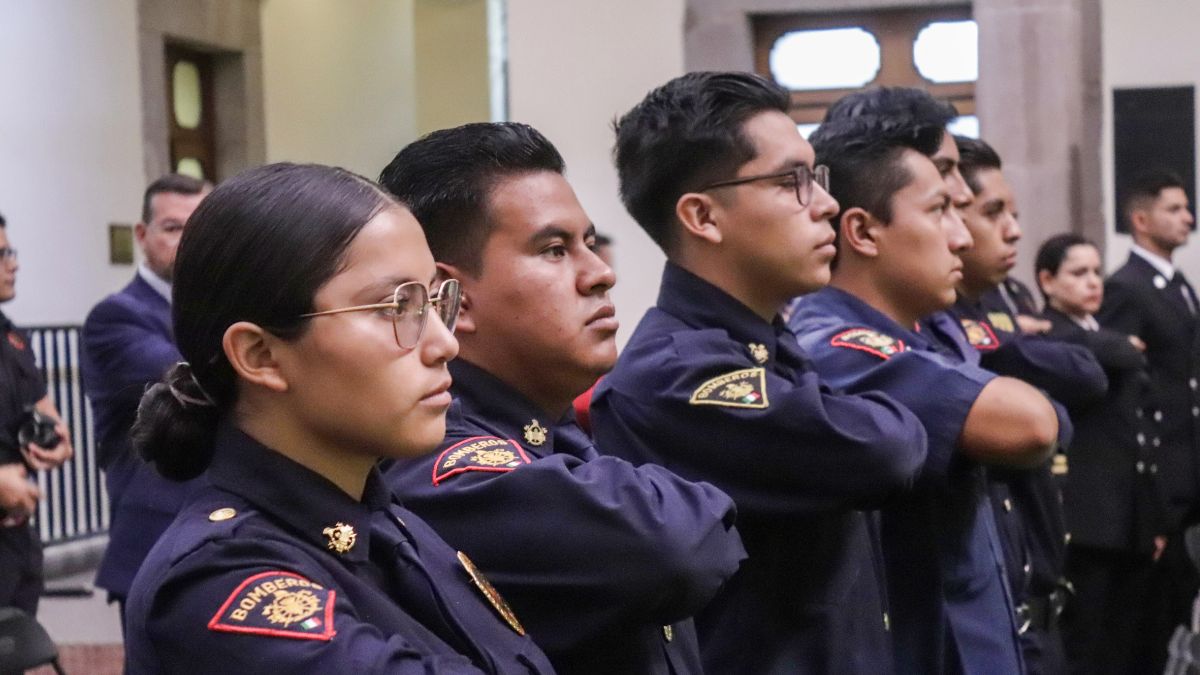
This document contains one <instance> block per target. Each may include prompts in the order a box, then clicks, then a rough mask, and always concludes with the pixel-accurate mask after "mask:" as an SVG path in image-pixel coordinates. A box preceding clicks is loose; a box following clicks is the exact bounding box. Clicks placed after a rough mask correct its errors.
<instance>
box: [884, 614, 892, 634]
mask: <svg viewBox="0 0 1200 675" xmlns="http://www.w3.org/2000/svg"><path fill="white" fill-rule="evenodd" d="M883 629H884V630H891V629H892V619H891V617H889V616H888V613H887V612H884V613H883Z"/></svg>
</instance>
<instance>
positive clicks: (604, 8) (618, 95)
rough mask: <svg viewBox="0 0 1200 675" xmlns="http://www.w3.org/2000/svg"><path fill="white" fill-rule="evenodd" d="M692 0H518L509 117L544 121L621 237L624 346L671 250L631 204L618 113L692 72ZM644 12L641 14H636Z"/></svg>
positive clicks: (595, 215) (587, 205) (606, 223)
mask: <svg viewBox="0 0 1200 675" xmlns="http://www.w3.org/2000/svg"><path fill="white" fill-rule="evenodd" d="M683 5H684V3H683V0H610V1H609V2H589V3H578V2H563V1H562V0H509V4H508V73H509V117H510V119H512V120H514V121H518V122H526V123H529V124H531V125H533V126H534V127H537V128H538V129H539V130H540V131H542V133H544V134H546V136H547V137H548V138H549V139H550V140H551V141H553V142H554V144H555V145H557V146H558V149H559V151H560V152H562V154H563V157H564V158H565V159H566V161H567V178H568V180H569V181H570V182H571V184H572V185H573V186H574V187H575V192H576V193H577V194H578V195H579V200H580V201H581V202H582V203H583V207H584V209H586V210H587V212H588V215H590V216H591V218H592V220H593V222H595V223H596V227H597V229H599V230H600V231H602V232H606V233H610V234H612V235H613V236H614V237H615V239H616V242H617V243H616V256H617V262H616V269H617V277H618V282H617V287H616V288H615V289H614V291H613V295H614V299H615V300H614V301H615V302H616V304H617V316H618V318H619V319H620V321H621V332H620V334H619V336H618V339H619V341H620V342H621V343H622V344H624V341H625V340H626V339H628V337H629V335H630V333H631V332H632V331H633V328H634V326H635V325H636V323H637V320H638V319H639V318H641V315H642V314H643V313H644V312H645V310H646V309H647V308H648V307H650V306H651V305H653V304H654V301H655V299H656V298H657V295H658V282H659V277H660V275H661V273H662V263H663V256H662V254H661V253H660V252H659V250H658V248H657V247H656V246H655V245H654V243H653V242H652V241H651V240H650V238H649V237H647V236H646V235H645V234H644V233H642V231H641V229H640V228H639V227H638V226H637V224H636V223H634V222H633V220H632V219H631V218H630V217H629V215H628V214H627V213H626V212H625V209H624V207H622V206H621V202H620V199H619V197H618V196H617V176H616V170H615V169H614V168H613V165H612V160H611V150H612V143H613V135H612V129H611V126H612V121H613V118H614V117H616V116H617V115H620V114H622V113H624V112H625V111H627V110H628V109H629V108H631V107H632V106H633V105H634V104H635V103H637V102H638V101H639V100H641V98H642V97H643V96H645V94H646V92H648V91H649V90H650V89H651V88H653V87H656V86H658V85H660V84H662V83H664V82H666V81H667V80H668V79H670V78H672V77H675V76H676V75H680V74H682V73H683V15H684V11H683ZM634 17H636V18H634Z"/></svg>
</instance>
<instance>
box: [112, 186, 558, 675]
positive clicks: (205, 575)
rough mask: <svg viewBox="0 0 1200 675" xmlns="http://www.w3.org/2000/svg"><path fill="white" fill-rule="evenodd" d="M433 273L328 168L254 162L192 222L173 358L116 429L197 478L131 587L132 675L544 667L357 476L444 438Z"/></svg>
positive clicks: (450, 321) (447, 339)
mask: <svg viewBox="0 0 1200 675" xmlns="http://www.w3.org/2000/svg"><path fill="white" fill-rule="evenodd" d="M435 276H436V269H435V267H434V262H433V257H432V256H431V255H430V252H429V248H428V246H427V245H426V243H425V238H424V235H423V233H422V231H421V228H420V226H418V224H417V222H416V220H414V219H413V217H412V215H411V214H409V212H408V211H407V210H406V209H404V207H402V206H400V205H399V204H397V203H396V202H395V201H393V200H392V199H391V198H390V197H388V196H386V195H385V194H384V193H383V192H382V191H380V189H379V188H378V187H376V186H375V185H374V184H373V183H370V182H368V181H367V180H365V179H363V178H360V177H358V176H355V175H353V174H350V173H348V172H345V171H342V170H340V169H333V168H328V167H321V166H312V165H309V166H298V165H289V164H277V165H271V166H266V167H261V168H258V169H253V170H250V171H247V172H245V173H243V174H241V175H239V176H236V177H234V178H232V179H230V180H228V181H226V182H225V183H223V184H222V185H220V186H219V187H217V189H216V190H214V191H213V192H212V194H210V195H209V196H208V197H207V198H206V199H205V200H204V202H203V203H202V204H201V205H200V207H199V208H198V209H197V210H196V212H195V214H194V215H193V216H192V217H191V219H190V221H189V224H188V228H187V230H186V231H185V234H184V237H183V241H182V243H181V245H180V248H179V256H178V259H177V262H176V272H175V284H174V298H173V312H174V330H175V338H176V340H177V342H178V344H179V350H180V352H181V353H182V354H183V356H184V358H185V359H187V362H186V363H180V364H178V365H177V366H175V367H174V368H173V369H172V370H171V371H170V372H169V373H168V374H167V376H166V378H165V380H164V381H163V382H161V383H159V384H156V385H155V386H153V387H152V388H151V389H150V390H149V391H148V392H147V393H146V395H145V397H144V398H143V399H142V404H141V408H140V410H139V415H138V422H137V424H136V425H135V427H134V432H133V433H134V447H135V448H137V450H138V451H139V452H140V453H141V455H142V456H143V457H144V458H145V459H146V460H147V461H150V462H153V463H154V464H155V466H156V467H157V469H158V470H159V471H160V472H161V473H162V474H163V475H165V476H167V477H168V478H176V479H186V478H191V477H194V476H197V475H200V474H201V473H203V474H204V475H205V476H206V478H207V483H208V485H207V486H206V487H204V488H202V489H201V490H200V491H199V493H198V494H197V495H196V496H195V497H194V498H193V500H192V501H191V502H190V503H189V504H188V505H187V506H185V507H184V509H183V511H182V512H181V513H180V515H179V517H178V518H177V519H176V520H175V522H174V524H172V525H171V527H170V529H168V530H167V531H166V533H165V534H164V535H163V537H162V538H161V539H160V540H159V542H158V544H157V545H156V546H155V548H154V549H153V551H152V552H151V553H150V556H149V557H148V558H147V560H146V562H145V564H144V565H143V566H142V568H141V571H140V572H139V573H138V576H137V578H136V580H135V581H134V584H133V588H132V590H131V593H130V597H129V602H128V605H127V609H126V611H127V615H126V653H127V658H128V669H127V672H128V673H130V674H134V675H136V674H140V673H255V672H273V673H274V672H284V673H316V672H322V673H340V672H347V673H349V672H353V673H356V675H357V674H364V675H365V674H366V673H427V672H438V673H476V672H488V673H549V672H552V671H551V667H550V666H549V664H548V662H547V661H546V659H545V657H544V656H543V655H542V653H541V651H540V650H539V649H538V648H537V647H536V646H535V645H534V644H533V643H532V642H531V641H530V640H529V639H528V638H527V637H525V636H524V630H523V628H522V627H521V624H520V622H519V619H518V618H517V617H516V616H514V615H513V613H512V612H511V610H510V609H509V608H508V607H507V605H506V604H505V603H504V600H503V599H502V598H501V597H500V596H499V595H498V594H497V593H496V592H495V590H494V589H493V588H492V587H491V586H490V584H488V582H487V580H486V579H485V578H483V577H482V575H480V574H479V572H478V570H476V569H475V567H474V565H473V564H472V563H471V561H470V559H469V558H468V557H467V556H466V555H465V554H463V553H460V552H456V551H454V550H453V549H451V548H450V547H449V546H447V545H446V544H445V543H444V542H443V541H442V539H440V538H439V537H438V536H437V534H435V533H434V532H433V531H432V530H431V529H430V528H429V527H428V526H427V525H426V524H425V523H424V522H422V521H421V520H420V519H419V518H418V517H417V516H415V515H413V514H412V513H411V512H409V511H407V510H405V509H404V508H402V507H401V506H400V505H399V503H398V501H397V497H396V495H394V494H393V493H391V492H390V491H389V490H388V489H387V488H386V487H385V486H384V483H383V482H382V480H381V479H380V475H379V471H378V469H376V467H375V465H376V463H377V461H378V460H379V459H381V458H384V457H389V458H400V457H411V456H415V455H420V454H423V453H427V452H429V451H430V450H432V449H433V448H434V447H435V446H436V445H437V444H438V443H439V442H440V441H441V440H442V436H443V433H444V431H445V413H446V409H447V408H448V407H449V405H450V394H449V393H448V388H449V386H450V375H449V373H448V371H447V369H446V363H447V361H449V360H450V359H452V358H454V356H455V355H456V354H457V352H458V343H457V342H456V341H455V339H454V336H453V335H452V331H453V327H454V321H455V318H456V316H457V314H458V303H459V287H458V282H457V281H454V280H453V279H448V280H445V281H443V282H442V283H441V284H440V285H438V284H437V283H436V279H435ZM431 289H436V292H434V291H433V290H431ZM430 296H433V297H430ZM432 313H436V314H437V320H429V315H430V314H432Z"/></svg>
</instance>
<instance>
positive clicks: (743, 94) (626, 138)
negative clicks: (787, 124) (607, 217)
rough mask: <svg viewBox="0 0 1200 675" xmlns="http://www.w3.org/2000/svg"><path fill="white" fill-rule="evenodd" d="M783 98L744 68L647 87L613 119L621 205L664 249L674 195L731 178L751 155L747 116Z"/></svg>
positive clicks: (780, 106) (785, 100)
mask: <svg viewBox="0 0 1200 675" xmlns="http://www.w3.org/2000/svg"><path fill="white" fill-rule="evenodd" d="M789 103H790V99H789V96H788V92H787V90H785V89H783V88H782V87H780V86H779V85H778V84H775V83H774V82H771V81H770V80H767V79H765V78H763V77H760V76H758V75H754V74H752V73H744V72H696V73H688V74H687V75H683V76H680V77H677V78H675V79H673V80H671V81H670V82H667V83H666V84H664V85H662V86H661V87H659V88H657V89H655V90H653V91H651V92H650V93H649V94H647V95H646V97H645V98H643V99H642V101H641V102H640V103H638V104H637V105H636V106H634V107H633V109H631V110H630V111H629V112H627V113H625V114H624V115H623V116H622V117H621V118H620V119H619V120H617V121H616V122H615V123H614V125H613V129H614V131H616V136H617V140H616V145H615V147H614V148H613V157H614V159H615V161H616V165H617V175H618V177H619V179H620V185H621V201H622V202H624V204H625V208H626V210H628V211H629V214H630V215H631V216H633V219H634V220H636V221H637V223H638V225H641V227H642V229H643V230H645V231H646V234H648V235H650V238H651V239H653V240H654V242H655V243H657V244H658V245H659V247H660V248H662V249H663V251H665V252H667V253H670V251H671V249H672V245H673V241H674V239H675V234H674V230H675V224H676V222H677V219H676V217H675V204H676V203H677V202H678V201H679V198H680V197H681V196H682V195H684V194H686V193H687V192H691V191H695V190H698V189H700V188H701V187H703V186H704V185H705V184H707V183H711V182H714V181H718V180H722V179H726V178H732V177H733V176H734V175H735V174H736V173H737V170H738V167H740V166H741V165H743V164H745V163H746V162H748V161H750V160H752V159H754V157H755V153H756V150H755V148H754V145H753V144H752V142H751V141H750V139H749V138H747V137H746V135H745V133H744V131H743V125H744V124H745V122H746V120H748V119H750V118H751V117H753V116H755V115H757V114H759V113H763V112H770V111H778V112H782V113H785V114H786V113H787V111H788V106H789Z"/></svg>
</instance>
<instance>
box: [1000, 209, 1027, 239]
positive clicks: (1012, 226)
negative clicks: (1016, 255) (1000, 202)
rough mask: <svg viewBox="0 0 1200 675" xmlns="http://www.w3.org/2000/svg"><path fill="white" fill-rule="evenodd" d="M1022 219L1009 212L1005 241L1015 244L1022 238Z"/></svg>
mask: <svg viewBox="0 0 1200 675" xmlns="http://www.w3.org/2000/svg"><path fill="white" fill-rule="evenodd" d="M1022 234H1023V233H1022V232H1021V221H1019V220H1017V217H1016V216H1015V215H1013V214H1012V213H1010V214H1008V222H1007V223H1006V224H1005V228H1004V241H1006V242H1007V243H1009V244H1014V243H1016V242H1017V241H1019V240H1020V239H1021V235H1022Z"/></svg>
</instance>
